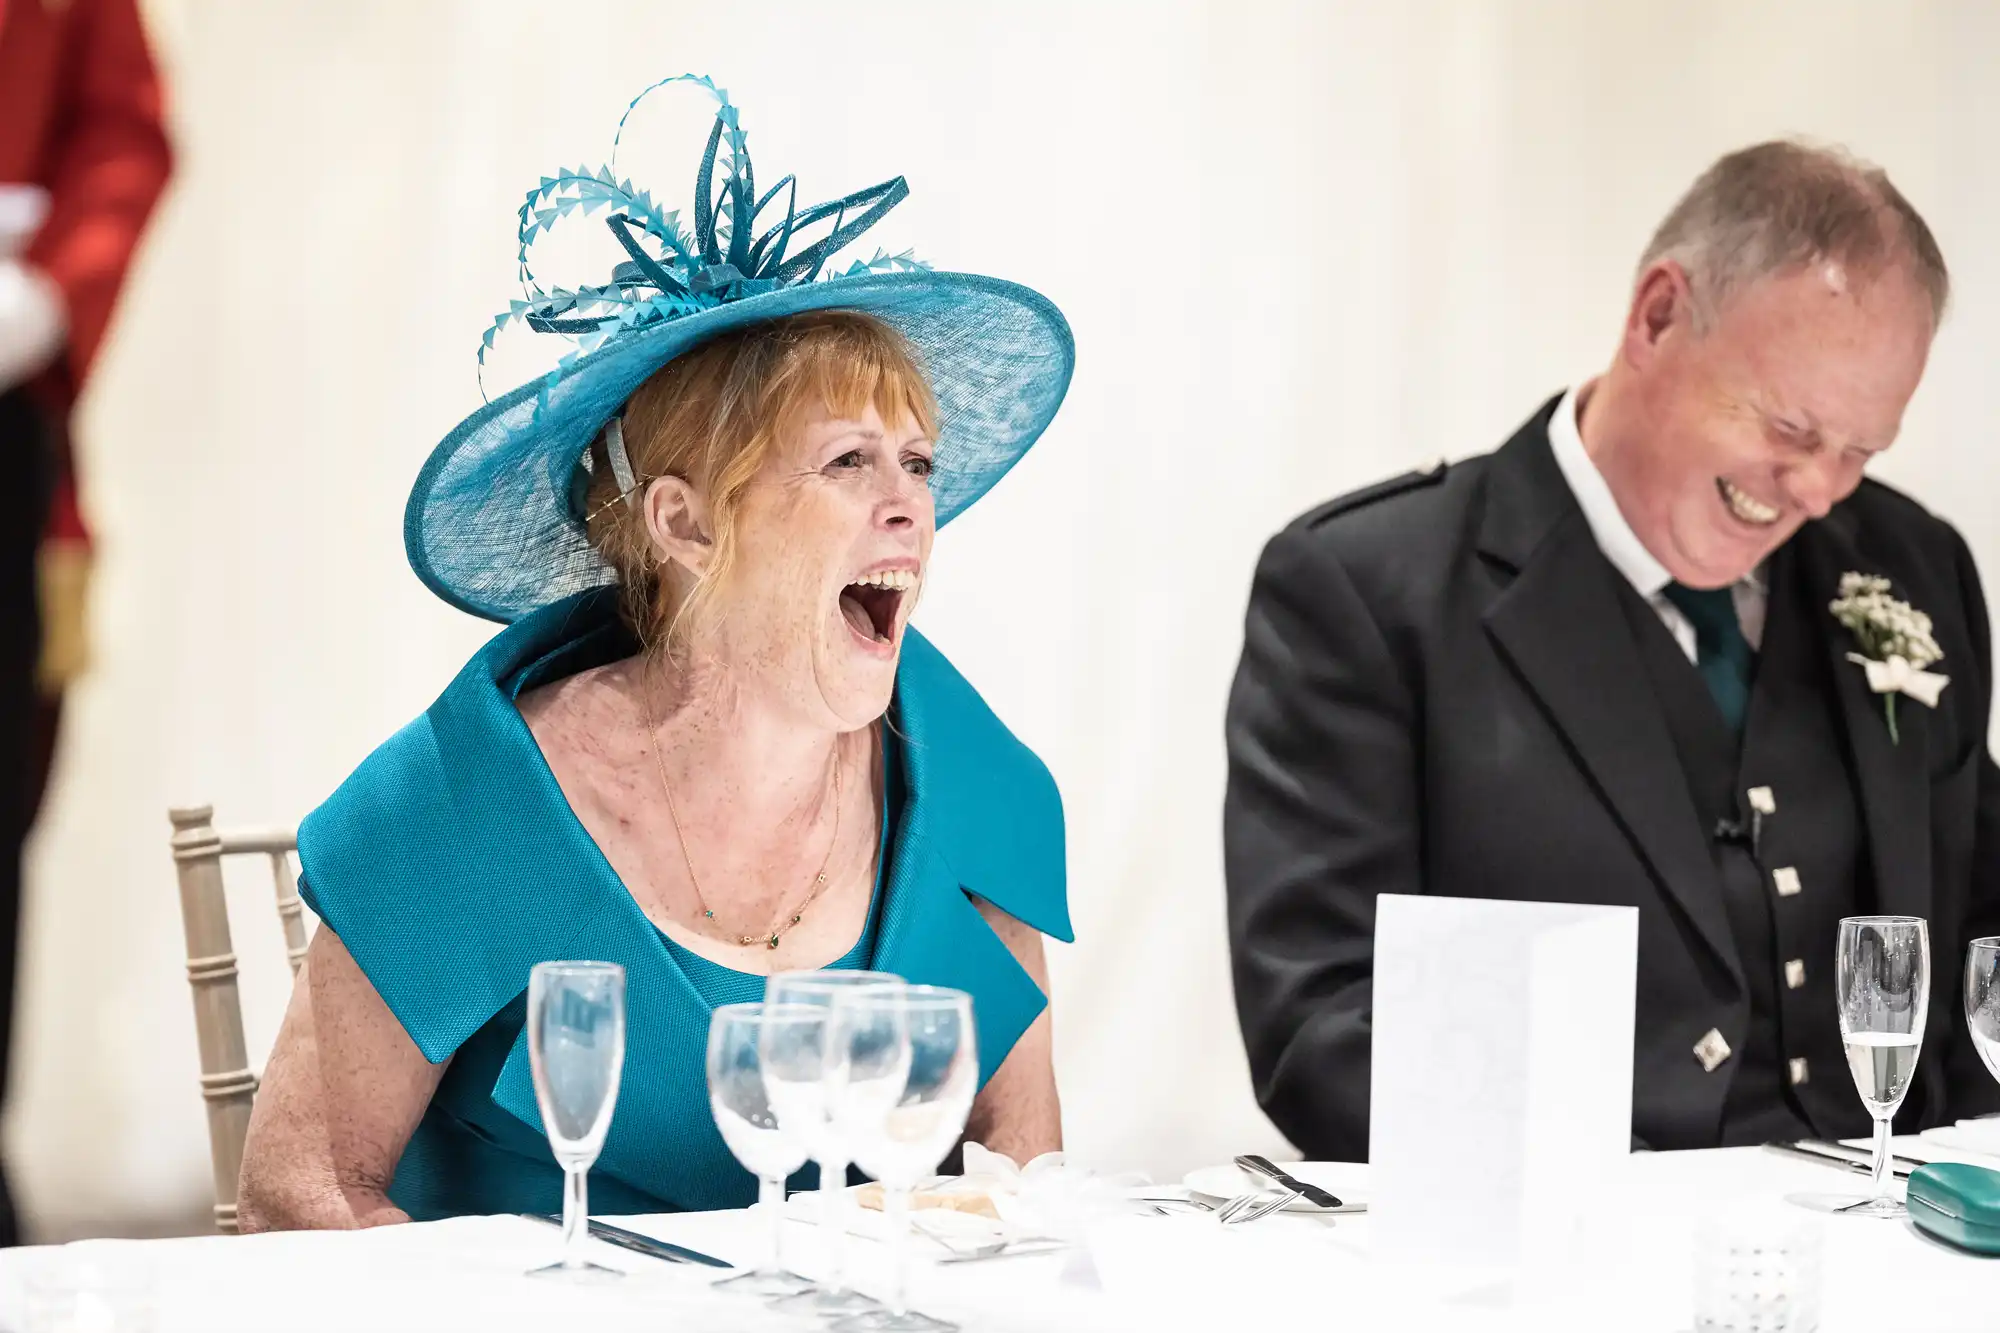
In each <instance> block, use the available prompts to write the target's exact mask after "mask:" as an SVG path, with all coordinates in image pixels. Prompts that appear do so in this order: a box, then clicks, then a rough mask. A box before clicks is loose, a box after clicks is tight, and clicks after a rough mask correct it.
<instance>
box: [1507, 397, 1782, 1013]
mask: <svg viewBox="0 0 2000 1333" xmlns="http://www.w3.org/2000/svg"><path fill="white" fill-rule="evenodd" d="M1547 421H1548V409H1544V411H1543V412H1542V414H1541V415H1540V416H1538V417H1537V418H1536V419H1535V420H1534V421H1532V422H1530V423H1529V425H1528V426H1527V427H1526V428H1524V429H1523V430H1522V431H1521V433H1520V434H1518V435H1516V436H1515V438H1514V439H1513V440H1512V441H1510V442H1509V443H1508V444H1507V445H1506V446H1505V447H1504V448H1503V449H1502V450H1501V451H1500V453H1499V454H1497V455H1496V456H1495V458H1494V461H1493V466H1492V471H1491V474H1490V482H1489V485H1490V494H1489V501H1488V509H1487V513H1486V517H1485V520H1484V524H1483V527H1482V531H1481V538H1480V549H1481V551H1482V552H1483V553H1484V554H1485V555H1486V556H1487V557H1488V558H1489V559H1491V560H1493V561H1495V562H1496V563H1498V564H1499V565H1500V566H1502V567H1503V569H1506V570H1511V571H1512V572H1513V579H1512V581H1511V582H1510V583H1508V584H1507V586H1506V587H1505V588H1504V590H1503V591H1502V592H1501V593H1500V595H1499V596H1498V597H1497V598H1495V599H1494V601H1493V603H1492V604H1491V606H1490V607H1489V608H1488V609H1487V612H1486V617H1485V623H1486V629H1487V632H1488V633H1489V634H1490V635H1491V636H1492V637H1493V639H1494V641H1495V643H1497V644H1498V645H1499V647H1500V650H1501V651H1502V653H1503V654H1505V656H1506V657H1507V659H1508V660H1509V661H1510V662H1511V663H1512V664H1513V666H1514V669H1515V670H1516V671H1517V672H1519V674H1520V676H1521V679H1522V681H1523V683H1524V684H1525V685H1526V686H1527V688H1528V689H1529V691H1530V692H1532V693H1533V694H1534V696H1535V697H1536V699H1537V700H1539V701H1540V703H1541V705H1542V707H1543V708H1544V709H1546V710H1547V712H1548V715H1549V717H1550V719H1551V720H1552V721H1553V722H1554V723H1555V725H1556V728H1557V729H1558V730H1559V731H1560V732H1561V733H1562V735H1563V737H1564V739H1565V740H1567V741H1568V743H1569V745H1570V747H1571V749H1572V750H1573V751H1574V752H1575V754H1576V757H1577V760H1578V762H1579V764H1580V765H1581V766H1582V768H1583V769H1584V771H1585V772H1586V773H1587V774H1588V775H1589V777H1590V779H1591V780H1592V782H1593V783H1595V785H1596V787H1597V789H1598V791H1599V792H1600V794H1601V795H1602V796H1603V798H1604V801H1605V803H1606V804H1607V805H1609V806H1610V807H1611V810H1612V812H1613V814H1614V815H1616V817H1617V818H1618V820H1619V822H1620V824H1621V825H1623V827H1624V828H1625V830H1626V832H1627V834H1628V835H1629V836H1630V837H1631V839H1632V841H1633V843H1634V845H1635V846H1636V847H1637V849H1638V851H1639V853H1640V855H1641V857H1642V858H1643V859H1644V861H1645V863H1646V865H1647V867H1648V869H1649V870H1650V871H1651V872H1652V875H1653V877H1654V879H1655V880H1656V881H1657V882H1658V883H1659V884H1660V886H1661V887H1662V888H1663V889H1664V890H1665V891H1666V893H1667V895H1668V896H1669V897H1670V898H1671V899H1672V900H1673V901H1674V902H1676V903H1677V904H1679V906H1680V908H1681V910H1682V912H1683V913H1685V914H1686V916H1687V918H1688V920H1689V921H1690V922H1692V923H1693V925H1694V928H1695V930H1696V931H1697V932H1699V934H1700V935H1701V937H1702V938H1703V939H1704V940H1705V941H1707V943H1708V945H1709V947H1710V949H1711V950H1712V951H1713V952H1714V953H1715V955H1716V957H1717V958H1718V959H1720V960H1721V961H1722V963H1723V964H1724V965H1725V966H1726V967H1727V968H1728V969H1729V971H1730V973H1731V975H1732V976H1733V977H1735V979H1736V980H1737V982H1738V984H1739V985H1740V984H1741V983H1742V981H1743V976H1742V967H1741V963H1740V960H1739V959H1738V958H1737V956H1736V949H1735V944H1734V940H1733V937H1732V936H1731V933H1730V928H1729V919H1728V916H1727V915H1726V913H1725V911H1724V908H1723V903H1722V897H1721V892H1720V887H1719V885H1718V884H1717V881H1716V876H1715V863H1714V861H1713V860H1712V859H1711V857H1710V855H1709V849H1708V842H1707V838H1706V836H1705V832H1704V830H1703V829H1702V827H1701V820H1700V817H1699V816H1698V815H1697V814H1696V812H1695V808H1694V801H1693V798H1692V796H1691V795H1690V794H1689V792H1688V785H1687V778H1686V775H1685V774H1684V773H1683V771H1682V769H1681V762H1680V757H1679V754H1678V753H1677V752H1676V751H1675V749H1674V743H1673V737H1672V736H1671V735H1670V734H1669V733H1668V731H1667V725H1666V720H1665V718H1664V717H1663V716H1662V714H1661V711H1660V705H1659V702H1658V700H1656V699H1655V698H1654V697H1653V694H1652V691H1651V687H1650V685H1649V684H1648V680H1649V677H1648V676H1647V673H1646V670H1645V665H1644V663H1643V662H1642V661H1641V660H1640V657H1639V651H1638V647H1637V645H1636V644H1634V643H1633V642H1632V639H1631V636H1630V635H1629V634H1628V633H1626V632H1625V625H1626V620H1625V615H1624V613H1623V612H1622V611H1621V609H1620V607H1619V604H1618V600H1617V599H1618V587H1617V584H1616V583H1615V582H1614V580H1616V579H1617V578H1619V577H1620V576H1619V574H1618V571H1617V570H1616V569H1615V568H1614V567H1613V566H1612V565H1611V563H1610V562H1609V561H1608V560H1606V559H1605V558H1604V555H1603V553H1602V552H1601V551H1600V550H1599V549H1598V547H1597V542H1596V539H1595V538H1594V537H1593V536H1592V534H1591V531H1590V526H1589V524H1588V523H1587V522H1586V521H1585V520H1584V517H1583V511H1582V510H1581V509H1580V508H1579V507H1578V506H1577V503H1576V499H1575V497H1574V496H1573V495H1572V494H1571V492H1570V489H1569V485H1568V483H1567V482H1566V481H1565V480H1564V478H1563V476H1562V472H1561V469H1560V468H1558V467H1557V465H1556V462H1555V458H1554V455H1553V454H1552V453H1551V452H1550V448H1549V442H1548V434H1547V429H1546V423H1547Z"/></svg>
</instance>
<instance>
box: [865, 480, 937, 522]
mask: <svg viewBox="0 0 2000 1333" xmlns="http://www.w3.org/2000/svg"><path fill="white" fill-rule="evenodd" d="M895 477H896V480H894V481H892V482H891V483H890V484H889V487H888V490H887V493H886V494H885V495H884V496H883V497H882V502H881V506H880V508H879V509H878V511H877V512H878V515H879V519H880V521H881V523H882V524H883V526H884V527H889V528H898V529H900V528H909V527H915V526H916V523H917V519H918V517H919V516H920V514H921V512H922V511H924V510H927V509H929V508H930V505H931V488H930V483H929V482H928V481H926V480H925V479H924V478H923V477H919V476H917V475H916V474H914V473H912V472H911V471H910V470H909V469H907V468H900V467H899V468H897V469H896V471H895Z"/></svg>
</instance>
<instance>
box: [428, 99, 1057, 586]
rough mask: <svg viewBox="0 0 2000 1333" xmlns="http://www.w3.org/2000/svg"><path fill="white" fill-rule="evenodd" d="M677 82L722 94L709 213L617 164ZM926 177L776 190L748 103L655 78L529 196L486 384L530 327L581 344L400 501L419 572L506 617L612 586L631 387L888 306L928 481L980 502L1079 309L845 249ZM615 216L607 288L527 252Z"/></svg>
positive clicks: (1011, 459)
mask: <svg viewBox="0 0 2000 1333" xmlns="http://www.w3.org/2000/svg"><path fill="white" fill-rule="evenodd" d="M669 86H684V87H687V88H691V89H693V90H696V91H699V92H701V93H702V94H704V95H705V96H707V97H709V98H712V99H713V101H714V103H715V106H716V113H715V121H714V125H713V128H712V129H711V131H710V133H709V137H708V146H707V149H706V151H705V152H704V153H703V154H702V159H701V166H700V168H699V170H698V171H697V173H696V176H695V189H694V200H693V219H692V226H691V227H690V226H687V225H684V223H683V221H682V219H681V215H680V214H679V213H678V212H667V211H663V210H662V209H661V207H660V206H659V205H658V204H656V203H655V202H654V200H653V197H652V195H651V194H650V193H648V192H647V191H646V190H644V189H634V188H633V185H632V183H631V181H630V180H621V179H619V178H618V176H617V175H616V172H615V170H614V168H615V166H616V163H617V147H618V140H619V138H622V137H623V134H624V131H625V126H626V122H627V121H628V120H629V119H630V117H631V115H632V111H633V110H634V109H635V108H637V106H638V105H639V103H640V102H642V101H644V100H645V98H646V97H647V96H648V95H649V94H651V93H653V92H655V91H656V90H658V89H661V88H666V87H669ZM908 193H909V187H908V186H907V184H906V183H905V182H904V180H903V178H902V177H900V176H898V177H896V178H894V179H892V180H888V181H884V182H882V183H881V184H879V185H873V186H870V187H869V188H867V189H864V190H858V191H856V192H854V193H852V194H848V195H845V196H843V197H841V198H839V199H834V200H830V201H828V202H826V203H821V204H813V205H810V206H807V207H800V206H799V205H798V201H797V195H798V187H797V182H796V180H795V179H794V178H793V177H791V176H786V177H784V178H783V179H782V180H780V181H778V182H777V183H776V184H774V185H772V186H771V187H770V188H769V189H768V190H766V191H765V192H764V193H763V194H762V195H761V196H760V195H759V194H758V193H757V190H756V178H755V175H754V173H753V171H752V168H751V164H750V153H749V149H748V147H747V144H746V139H745V135H744V132H743V128H742V124H741V121H740V119H739V117H738V114H737V108H736V107H735V106H734V105H733V104H732V103H731V102H730V100H729V97H728V95H727V94H726V93H725V92H724V91H723V90H722V89H720V88H718V87H716V85H715V84H714V82H713V81H712V80H710V79H708V78H706V77H702V76H697V75H692V74H683V75H679V76H677V77H675V78H671V79H663V80H661V81H660V82H658V83H655V84H653V85H652V86H651V87H649V88H647V89H646V90H645V91H643V92H641V93H640V94H639V96H638V97H636V98H634V99H633V101H632V103H631V105H630V106H628V107H627V108H626V111H625V116H624V118H622V119H621V120H620V121H619V127H618V135H617V136H616V137H614V139H613V141H612V156H611V162H610V164H608V165H606V166H603V167H600V168H599V169H597V170H596V171H591V170H589V169H588V168H582V167H579V168H578V169H577V170H575V171H562V172H558V173H556V174H555V175H551V176H544V177H542V178H541V179H540V181H539V183H538V184H537V185H536V186H535V188H533V189H532V190H530V191H529V192H528V195H527V199H526V201H525V202H524V203H523V204H522V206H521V211H520V228H519V235H520V251H519V265H520V278H521V283H522V288H523V293H522V296H521V298H520V299H518V300H515V301H513V302H511V303H510V304H509V306H508V309H507V310H506V311H505V312H503V313H502V314H500V315H499V316H498V317H497V318H496V319H495V320H494V321H493V323H492V325H491V326H490V327H489V328H488V329H487V331H486V334H485V337H484V339H483V340H482V345H481V347H480V352H479V365H480V369H481V371H482V379H483V372H484V369H485V365H486V356H487V352H488V351H490V350H491V349H492V348H493V346H494V340H495V338H496V337H497V336H498V335H499V334H501V333H502V332H503V331H505V330H507V329H509V328H510V327H512V326H521V327H524V328H525V329H528V330H531V331H533V332H536V333H542V334H554V335H557V336H559V337H562V338H565V339H568V340H570V342H571V343H572V344H573V346H572V347H571V348H570V349H569V350H568V351H567V352H566V353H565V354H564V355H563V356H562V357H561V358H560V359H559V360H558V362H557V363H556V365H555V367H554V369H552V370H550V371H548V372H547V373H546V374H544V375H540V376H537V377H536V378H535V379H533V380H531V381H529V382H528V383H526V384H523V385H521V386H520V387H519V388H516V389H514V390H513V391H512V392H510V393H507V394H505V395H504V396H502V397H500V398H497V399H493V400H491V401H489V402H487V403H486V405H485V406H483V407H481V408H480V409H479V410H478V411H476V412H474V413H473V414H472V415H471V416H469V417H467V418H466V419H465V420H464V421H462V422H460V423H459V424H458V425H457V426H456V427H454V428H453V429H452V431H451V433H450V434H448V435H447V436H445V438H444V440H443V441H442V442H441V443H440V444H439V445H438V446H437V448H436V449H435V450H433V451H432V453H431V456H430V459H429V460H428V461H427V462H426V463H425V464H424V467H423V471H422V472H421V473H419V475H418V477H417V481H416V485H415V487H414V488H413V489H412V490H411V492H410V499H409V503H408V505H407V507H406V509H405V511H404V522H403V539H404V545H405V547H406V549H407V551H408V553H409V558H410V565H411V567H412V568H413V569H414V570H415V571H416V573H417V576H418V577H419V578H421V579H422V580H423V581H424V583H425V584H426V585H427V586H428V587H429V588H430V589H431V590H432V591H433V592H435V593H436V594H437V595H438V596H440V597H442V598H443V599H444V600H445V601H447V602H449V603H451V604H452V605H453V606H456V607H458V608H460V609H461V610H465V611H469V612H471V613H472V614H474V615H478V616H484V617H486V618H487V619H490V620H498V621H502V622H510V621H513V620H516V619H519V618H520V617H521V616H524V615H526V614H528V613H529V612H530V611H533V610H535V609H536V608H538V607H541V606H546V605H548V604H549V603H551V602H554V601H556V600H558V599H560V598H563V597H566V596H568V595H570V594H572V593H576V592H580V591H582V590H583V589H585V588H590V587H595V586H599V585H602V584H608V583H612V582H615V581H616V578H617V575H616V574H615V573H614V572H613V570H612V568H611V566H610V565H608V564H607V563H606V562H605V561H604V560H603V559H602V558H601V557H600V556H599V555H598V554H597V552H596V551H595V550H594V549H593V548H592V547H591V545H590V542H589V540H588V539H587V537H586V535H585V529H584V518H585V515H584V512H583V496H584V494H585V491H586V490H587V488H588V484H589V481H590V468H591V467H592V466H593V464H592V463H591V461H590V460H591V455H592V453H593V450H592V448H591V446H592V444H593V443H594V442H595V441H596V440H597V438H598V437H599V436H600V434H602V435H606V436H607V437H609V439H610V440H611V442H612V443H613V444H614V445H615V446H616V447H615V448H612V449H610V450H607V451H605V452H606V454H607V455H608V457H609V458H610V460H611V465H612V466H613V467H614V469H615V470H618V471H619V473H620V475H619V478H618V480H619V482H620V483H621V489H626V488H629V487H630V485H631V481H630V478H629V470H630V463H629V461H628V460H627V459H626V457H625V455H624V449H623V444H622V440H620V439H618V431H617V428H616V420H617V414H618V413H619V411H620V410H621V409H622V408H623V406H624V403H625V400H626V399H627V398H628V397H630V396H631V394H632V393H633V391H634V390H636V389H637V388H638V387H639V386H640V385H641V384H643V383H644V382H645V381H646V380H647V379H648V378H650V377H651V376H652V375H653V373H654V372H655V371H657V370H659V369H660V367H662V366H664V365H665V364H667V362H669V361H671V360H673V359H674V358H675V357H677V356H679V355H680V354H681V353H683V352H686V351H688V350H689V349H691V348H693V347H696V346H698V345H699V344H701V343H703V342H705V341H706V340H708V339H710V338H713V337H715V336H716V335H718V334H721V333H724V332H727V331H729V330H732V329H740V328H743V327H745V326H748V325H754V324H758V323H763V322H767V321H770V320H776V319H782V318H784V317H785V316H787V315H796V314H801V313H804V312H807V311H815V310H856V311H861V312H863V313H866V314H869V315H872V316H874V317H876V318H877V319H880V320H882V321H883V322H885V323H887V324H889V325H890V326H891V327H893V328H895V329H896V330H897V331H898V332H899V333H901V334H902V336H903V337H904V338H905V339H906V340H907V341H908V342H909V344H910V346H911V347H912V348H913V349H914V350H915V352H916V354H917V358H918V361H919V364H920V365H921V367H922V369H923V371H924V373H925V376H926V378H927V379H928V380H929V381H930V384H931V388H932V390H933V392H934V393H935V394H936V396H937V401H938V408H939V429H938V439H937V441H936V459H935V470H934V471H933V473H932V476H931V492H932V495H933V497H934V499H935V501H936V506H937V522H938V525H939V526H940V527H942V526H943V525H944V524H946V523H948V522H949V521H950V520H951V519H952V518H954V517H956V516H957V515H958V514H961V513H963V512H964V511H965V510H966V509H967V508H968V507H970V506H971V505H972V503H973V502H974V501H976V500H977V499H979V497H980V496H982V495H984V494H985V493H986V492H987V491H988V490H989V489H991V487H992V486H993V484H994V483H995V482H997V481H999V480H1000V478H1001V477H1002V476H1004V475H1006V473H1007V471H1008V469H1009V468H1011V467H1013V466H1014V464H1015V463H1016V462H1018V461H1019V460H1020V458H1021V456H1022V455H1023V454H1025V453H1027V451H1028V449H1029V447H1030V446H1032V445H1033V444H1034V442H1035V440H1036V439H1037V438H1038V437H1039V436H1040V435H1041V433H1042V431H1043V430H1044V429H1046V428H1047V426H1048V424H1049V421H1050V420H1051V419H1052V418H1053V417H1054V416H1055V413H1056V409H1057V407H1058V406H1059V405H1060V404H1061V403H1062V399H1063V395H1064V393H1065V392H1066V391H1067V390H1068V388H1069V381H1070V374H1071V370H1072V368H1073V366H1074V364H1075V357H1076V351H1075V344H1074V341H1073V340H1072V338H1071V336H1070V330H1069V325H1068V323H1067V322H1066V321H1065V320H1064V319H1063V317H1062V314H1061V312H1060V311H1058V310H1057V309H1056V308H1055V306H1054V305H1053V304H1051V303H1050V302H1049V301H1048V300H1047V298H1045V297H1043V296H1041V295H1040V294H1038V293H1036V292H1034V291H1031V290H1030V289H1028V288H1026V287H1023V286H1020V285H1019V284H1016V283H1012V282H1005V281H1002V280H1000V279H998V278H989V277H982V276H979V275H977V274H969V273H943V272H937V271H934V270H932V269H931V268H930V267H929V266H928V265H926V264H924V263H922V262H920V261H918V260H916V259H914V258H912V257H911V256H910V255H909V254H908V253H904V254H899V255H886V254H882V253H880V252H879V251H878V252H877V253H876V255H875V257H874V258H872V259H867V260H857V261H854V262H851V263H849V264H847V265H846V266H845V267H841V266H839V265H837V264H836V263H834V258H835V256H836V254H837V253H838V252H839V251H841V250H842V249H843V248H845V247H846V246H847V245H848V244H849V243H850V242H852V241H853V240H854V239H855V238H856V237H858V236H859V235H860V234H861V233H862V232H864V231H866V230H867V229H868V228H869V227H871V226H873V225H874V224H875V223H876V222H877V221H879V220H880V219H881V217H882V216H883V214H885V213H887V212H888V211H889V210H890V209H892V208H894V207H895V206H896V205H897V204H898V203H900V202H901V201H902V200H903V199H904V198H905V197H906V196H907V195H908ZM606 210H608V211H606ZM599 213H602V214H603V215H604V216H603V221H604V224H605V226H606V227H608V228H609V229H610V232H611V234H612V236H613V238H614V239H615V240H616V242H617V244H618V247H619V248H620V249H621V250H622V251H623V253H624V254H625V256H626V259H625V260H624V262H621V263H619V264H617V265H616V267H614V268H613V269H612V271H611V273H610V276H609V278H608V280H607V281H605V282H603V283H602V284H599V285H583V286H577V287H573V288H570V287H561V286H549V287H544V286H543V285H542V284H541V283H540V281H539V280H538V279H537V278H536V276H535V274H534V272H533V270H532V269H531V267H530V263H529V260H530V251H531V250H532V249H533V248H534V246H535V244H536V242H537V240H538V239H540V238H541V237H543V236H544V235H545V234H547V233H549V232H550V231H552V230H553V229H554V228H556V227H557V226H558V225H559V224H563V223H565V222H566V221H568V220H571V219H582V218H586V217H589V216H591V215H593V214H599ZM607 427H609V428H608V429H607Z"/></svg>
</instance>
